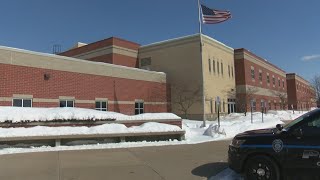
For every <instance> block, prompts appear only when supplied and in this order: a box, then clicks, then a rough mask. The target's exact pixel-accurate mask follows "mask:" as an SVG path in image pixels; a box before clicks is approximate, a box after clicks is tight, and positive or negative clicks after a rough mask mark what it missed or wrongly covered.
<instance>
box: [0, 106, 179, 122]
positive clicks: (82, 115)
mask: <svg viewBox="0 0 320 180" xmlns="http://www.w3.org/2000/svg"><path fill="white" fill-rule="evenodd" d="M70 119H76V120H99V119H110V120H158V119H181V118H180V117H178V116H177V115H175V114H172V113H145V114H140V115H134V116H128V115H124V114H120V113H116V112H109V111H107V112H106V111H97V110H94V109H83V108H23V107H0V122H13V123H18V122H23V121H53V120H70Z"/></svg>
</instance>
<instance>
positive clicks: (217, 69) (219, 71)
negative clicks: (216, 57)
mask: <svg viewBox="0 0 320 180" xmlns="http://www.w3.org/2000/svg"><path fill="white" fill-rule="evenodd" d="M217 70H218V74H219V73H220V70H219V62H218V61H217Z"/></svg>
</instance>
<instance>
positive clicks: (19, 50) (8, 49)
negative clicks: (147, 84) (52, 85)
mask: <svg viewBox="0 0 320 180" xmlns="http://www.w3.org/2000/svg"><path fill="white" fill-rule="evenodd" d="M0 49H1V50H6V51H13V52H18V53H26V54H31V55H37V56H44V57H52V58H58V59H63V60H67V61H75V62H81V63H87V64H95V65H102V66H109V67H114V68H120V69H128V70H132V71H138V72H144V73H150V74H165V73H164V72H156V71H149V70H144V69H138V68H132V67H128V66H121V65H116V64H109V63H104V62H95V61H88V60H83V59H77V58H73V57H67V56H61V55H56V54H50V53H42V52H36V51H30V50H25V49H19V48H13V47H7V46H0Z"/></svg>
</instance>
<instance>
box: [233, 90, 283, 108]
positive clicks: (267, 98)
mask: <svg viewBox="0 0 320 180" xmlns="http://www.w3.org/2000/svg"><path fill="white" fill-rule="evenodd" d="M244 96H245V94H237V98H239V99H240V98H244ZM252 98H253V99H255V100H256V110H253V111H255V112H261V100H264V101H265V102H267V109H266V110H282V109H283V107H281V106H283V105H281V104H280V103H279V100H280V98H278V97H270V96H262V95H253V96H252ZM269 101H270V103H271V107H270V105H269ZM274 101H276V103H274ZM237 106H239V104H237ZM250 107H251V106H250V102H249V100H248V101H247V107H246V109H247V111H248V112H249V111H250V110H251V108H250ZM240 108H241V107H237V109H238V111H242V110H243V109H240ZM284 108H285V109H287V108H288V107H287V104H285V107H284Z"/></svg>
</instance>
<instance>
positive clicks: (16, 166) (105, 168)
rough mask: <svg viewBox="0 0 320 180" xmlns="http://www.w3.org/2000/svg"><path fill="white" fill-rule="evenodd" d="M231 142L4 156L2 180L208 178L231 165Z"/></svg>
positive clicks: (0, 164)
mask: <svg viewBox="0 0 320 180" xmlns="http://www.w3.org/2000/svg"><path fill="white" fill-rule="evenodd" d="M229 143H230V141H217V142H209V143H202V144H195V145H174V146H160V147H143V148H126V149H104V150H81V151H60V152H42V153H25V154H12V155H1V156H0V179H1V180H2V179H3V180H107V179H108V180H109V179H110V180H144V179H146V180H158V179H159V180H160V179H162V180H178V179H183V180H189V179H190V180H198V179H199V180H200V179H208V178H209V177H211V176H213V175H215V174H217V173H218V172H220V171H221V170H223V169H224V168H226V167H227V163H226V161H227V150H228V144H229Z"/></svg>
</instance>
